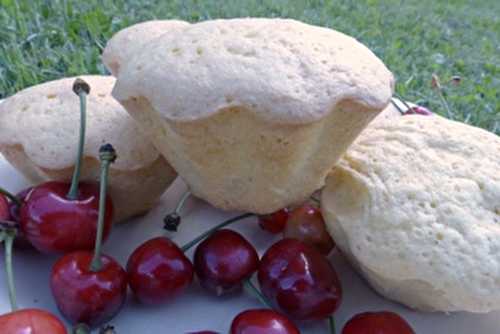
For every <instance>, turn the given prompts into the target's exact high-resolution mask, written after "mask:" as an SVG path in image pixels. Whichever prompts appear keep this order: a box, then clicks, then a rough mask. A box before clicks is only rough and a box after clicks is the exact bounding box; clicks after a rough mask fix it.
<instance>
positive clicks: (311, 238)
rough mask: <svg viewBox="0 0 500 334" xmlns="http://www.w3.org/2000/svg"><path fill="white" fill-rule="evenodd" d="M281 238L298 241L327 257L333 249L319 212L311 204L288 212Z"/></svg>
mask: <svg viewBox="0 0 500 334" xmlns="http://www.w3.org/2000/svg"><path fill="white" fill-rule="evenodd" d="M283 236H284V237H285V238H293V239H299V240H300V241H302V242H304V243H306V244H308V245H309V246H312V247H314V248H316V249H317V250H318V251H319V252H320V253H321V254H324V255H328V254H329V253H330V252H331V250H332V249H333V248H334V247H335V243H334V242H333V239H332V237H331V236H330V234H329V233H328V231H327V230H326V225H325V221H324V220H323V216H322V215H321V211H320V210H319V208H317V207H316V206H314V205H311V204H304V205H302V206H300V207H297V208H295V209H293V210H292V211H291V212H290V216H289V218H288V222H287V224H286V227H285V230H284V231H283Z"/></svg>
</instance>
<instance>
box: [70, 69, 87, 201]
mask: <svg viewBox="0 0 500 334" xmlns="http://www.w3.org/2000/svg"><path fill="white" fill-rule="evenodd" d="M73 91H74V92H75V94H76V95H78V97H79V98H80V137H79V139H78V153H77V156H76V162H75V169H74V170H73V177H72V179H71V187H70V188H69V191H68V194H67V195H66V197H67V198H68V199H70V200H75V199H76V198H77V197H78V182H79V180H80V174H81V168H82V157H83V148H84V146H85V128H86V123H87V122H86V121H87V117H86V114H87V95H88V94H89V92H90V86H89V85H88V84H87V83H86V82H85V81H83V80H82V79H80V78H78V79H76V80H75V82H74V83H73Z"/></svg>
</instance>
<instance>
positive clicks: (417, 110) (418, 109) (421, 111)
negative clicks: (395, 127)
mask: <svg viewBox="0 0 500 334" xmlns="http://www.w3.org/2000/svg"><path fill="white" fill-rule="evenodd" d="M403 115H423V116H430V115H432V111H430V110H429V109H427V108H426V107H422V106H414V107H411V108H410V109H408V110H406V111H405V112H404V114H403Z"/></svg>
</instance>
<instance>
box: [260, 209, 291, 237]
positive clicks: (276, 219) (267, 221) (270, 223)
mask: <svg viewBox="0 0 500 334" xmlns="http://www.w3.org/2000/svg"><path fill="white" fill-rule="evenodd" d="M288 216H289V210H288V209H287V208H284V209H281V210H278V211H276V212H273V213H271V214H268V215H261V216H259V226H260V228H261V229H263V230H264V231H267V232H269V233H272V234H278V233H281V232H283V230H284V229H285V226H286V222H287V220H288Z"/></svg>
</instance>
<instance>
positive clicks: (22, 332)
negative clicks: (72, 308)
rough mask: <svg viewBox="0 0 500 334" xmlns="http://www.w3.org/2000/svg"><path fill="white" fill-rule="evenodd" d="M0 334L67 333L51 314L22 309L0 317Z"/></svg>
mask: <svg viewBox="0 0 500 334" xmlns="http://www.w3.org/2000/svg"><path fill="white" fill-rule="evenodd" d="M0 333H6V334H7V333H8V334H26V333H36V334H67V331H66V327H64V324H63V323H62V322H61V320H59V319H58V318H57V317H56V316H54V315H53V314H51V313H49V312H46V311H43V310H39V309H23V310H19V311H14V312H11V313H7V314H3V315H0Z"/></svg>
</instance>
